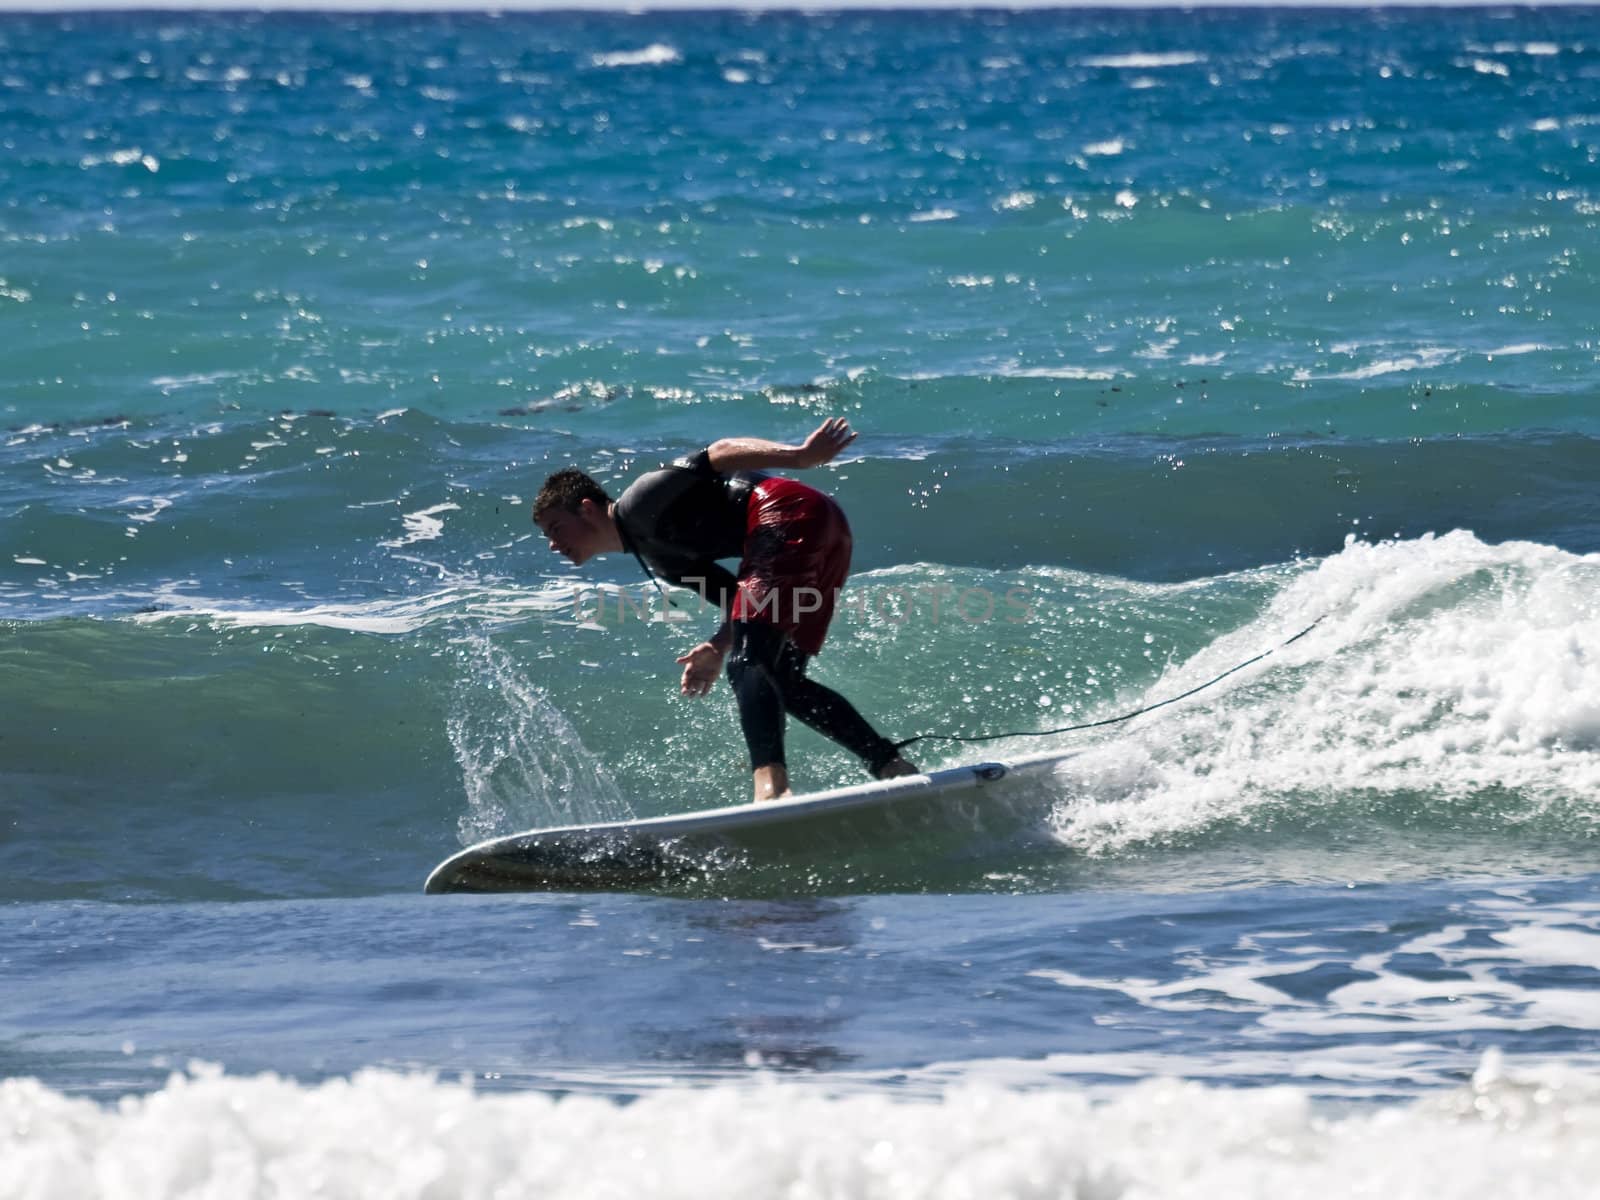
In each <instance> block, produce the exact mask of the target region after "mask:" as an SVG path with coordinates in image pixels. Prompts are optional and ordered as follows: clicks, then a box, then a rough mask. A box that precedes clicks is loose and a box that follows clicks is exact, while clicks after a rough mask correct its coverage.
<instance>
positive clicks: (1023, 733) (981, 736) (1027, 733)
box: [894, 617, 1323, 750]
mask: <svg viewBox="0 0 1600 1200" xmlns="http://www.w3.org/2000/svg"><path fill="white" fill-rule="evenodd" d="M1322 620H1323V618H1322V617H1318V618H1317V619H1316V620H1315V621H1313V622H1311V624H1309V625H1307V626H1306V627H1305V628H1304V629H1302V630H1301V631H1300V632H1299V633H1297V634H1295V635H1294V636H1293V637H1292V638H1290V639H1289V640H1288V641H1286V642H1282V643H1280V644H1278V645H1276V646H1274V647H1272V649H1270V650H1263V651H1262V652H1261V653H1260V654H1258V655H1256V656H1255V657H1254V658H1252V659H1248V660H1246V661H1245V662H1242V663H1240V664H1239V665H1238V666H1236V667H1229V668H1228V669H1227V670H1226V671H1224V672H1223V673H1222V674H1221V675H1218V676H1216V678H1214V679H1208V680H1206V681H1205V682H1204V683H1202V684H1201V685H1200V686H1199V687H1192V688H1190V689H1189V690H1188V691H1187V692H1183V693H1182V694H1180V695H1177V696H1169V697H1167V699H1165V700H1158V701H1156V702H1155V703H1154V704H1147V705H1145V706H1144V707H1143V708H1139V709H1135V710H1134V711H1133V712H1130V713H1123V714H1122V715H1121V716H1120V717H1107V718H1106V719H1105V720H1103V721H1088V722H1086V723H1084V724H1082V725H1063V726H1061V727H1060V728H1059V729H1023V730H1017V731H1015V732H1013V733H977V734H959V733H919V734H917V736H916V737H909V738H907V739H906V740H905V741H903V742H896V743H895V744H894V748H895V749H896V750H900V749H903V748H904V747H906V746H909V745H911V744H912V743H913V742H925V741H940V742H993V741H997V740H999V739H1000V738H1014V737H1047V736H1049V735H1051V734H1056V733H1078V732H1081V731H1082V730H1085V729H1102V728H1104V727H1105V726H1107V725H1120V724H1121V723H1122V722H1123V721H1131V720H1133V719H1134V718H1135V717H1142V716H1144V714H1145V713H1149V712H1155V710H1156V709H1158V708H1165V707H1166V706H1167V705H1169V704H1176V703H1177V702H1178V701H1180V700H1187V699H1188V698H1189V697H1190V696H1193V695H1194V694H1195V693H1196V692H1203V691H1205V690H1206V689H1207V688H1208V687H1211V686H1212V685H1213V684H1217V683H1221V682H1222V681H1223V680H1224V679H1226V678H1227V677H1228V676H1229V675H1236V674H1238V673H1239V672H1240V671H1242V670H1244V669H1245V668H1246V667H1251V666H1254V665H1255V664H1256V663H1258V662H1260V661H1261V660H1262V659H1263V658H1267V657H1268V656H1270V655H1273V654H1276V653H1277V652H1278V651H1279V650H1282V649H1283V648H1284V647H1286V646H1292V645H1294V643H1296V642H1298V641H1299V640H1300V639H1301V638H1303V637H1305V635H1306V634H1308V633H1310V632H1311V631H1312V630H1313V629H1315V628H1316V627H1317V626H1318V625H1320V624H1322Z"/></svg>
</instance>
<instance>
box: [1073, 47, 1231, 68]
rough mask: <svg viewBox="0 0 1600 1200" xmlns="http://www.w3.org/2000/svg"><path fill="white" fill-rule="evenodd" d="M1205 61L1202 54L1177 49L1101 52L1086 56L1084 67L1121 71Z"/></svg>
mask: <svg viewBox="0 0 1600 1200" xmlns="http://www.w3.org/2000/svg"><path fill="white" fill-rule="evenodd" d="M1205 61H1206V56H1205V55H1204V54H1193V53H1191V52H1189V51H1187V50H1178V51H1173V52H1171V53H1166V54H1102V55H1098V56H1096V57H1094V58H1086V59H1084V60H1083V65H1084V66H1086V67H1111V68H1114V69H1116V70H1123V71H1153V70H1155V69H1157V68H1158V67H1187V66H1192V65H1194V64H1195V63H1203V62H1205Z"/></svg>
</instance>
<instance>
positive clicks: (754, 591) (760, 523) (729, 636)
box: [533, 417, 917, 800]
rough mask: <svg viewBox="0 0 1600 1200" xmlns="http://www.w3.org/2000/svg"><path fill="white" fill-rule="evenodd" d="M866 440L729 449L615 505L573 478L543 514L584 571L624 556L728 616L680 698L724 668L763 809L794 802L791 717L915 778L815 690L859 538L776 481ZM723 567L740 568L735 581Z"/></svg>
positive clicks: (690, 661)
mask: <svg viewBox="0 0 1600 1200" xmlns="http://www.w3.org/2000/svg"><path fill="white" fill-rule="evenodd" d="M855 437H856V435H855V433H854V432H853V431H852V430H851V428H850V425H849V422H847V421H846V420H845V419H844V418H842V417H833V418H830V419H829V420H826V421H824V422H823V423H822V424H821V425H819V426H817V428H816V429H814V430H812V431H811V433H810V435H809V436H808V437H807V438H806V439H805V441H804V442H802V443H801V444H800V445H798V446H789V445H784V444H782V443H780V442H769V441H764V440H762V439H760V438H724V439H723V440H721V441H717V442H713V443H712V444H711V445H710V446H708V447H706V448H705V449H704V450H701V451H700V452H699V453H698V454H694V455H691V456H689V457H687V458H682V459H679V460H677V461H676V462H674V463H672V464H671V465H670V466H667V467H663V468H662V469H661V470H659V471H651V472H650V473H649V474H647V475H644V476H641V477H640V478H639V479H637V480H635V481H634V482H633V483H632V484H631V485H630V486H629V487H628V488H627V489H626V490H625V491H624V492H623V493H622V495H621V496H619V497H618V498H617V499H616V500H615V501H613V500H612V499H611V498H610V497H609V496H608V495H607V494H606V492H605V489H604V488H602V487H601V486H600V485H599V484H598V483H596V482H595V481H594V480H593V479H591V478H590V477H589V476H588V475H585V474H584V473H583V472H582V471H579V470H577V469H576V468H573V467H568V468H566V469H565V470H561V471H557V472H556V473H555V474H553V475H551V476H550V477H549V478H548V479H546V480H545V482H544V486H543V487H542V488H540V490H539V495H538V497H537V498H536V499H535V500H534V502H533V520H534V523H535V524H536V525H538V526H539V528H540V530H541V531H543V533H544V535H545V537H546V538H548V539H549V542H550V548H551V549H552V550H554V551H556V552H557V553H559V554H561V555H564V556H565V557H566V558H568V559H570V560H571V561H572V562H573V563H584V562H587V561H588V560H589V559H591V558H593V557H595V556H596V555H599V554H605V553H607V552H614V551H618V550H625V551H627V552H628V553H630V554H632V555H633V556H634V557H635V558H636V559H637V560H638V561H639V565H640V566H641V567H643V568H644V570H645V573H646V574H648V575H650V576H651V577H652V578H658V579H661V580H665V581H666V582H667V583H669V584H673V585H675V586H678V587H687V588H693V589H694V590H695V591H697V592H699V594H700V595H701V596H702V597H703V598H704V599H705V600H707V601H709V602H710V603H713V604H715V605H716V606H717V608H718V609H719V610H720V611H721V612H722V614H723V616H724V620H723V622H722V626H721V628H719V629H718V630H717V632H716V633H715V634H713V635H712V637H711V638H710V639H709V640H708V641H704V642H701V643H700V644H699V645H697V646H695V647H693V648H692V649H690V650H689V651H688V652H687V653H685V654H683V655H682V656H681V657H680V658H678V660H677V661H678V662H679V663H681V664H682V665H683V679H682V682H681V685H680V690H681V691H682V692H683V694H684V695H685V696H704V695H706V694H707V693H709V692H710V691H711V688H712V686H713V685H714V684H715V683H716V680H717V675H718V674H719V673H720V672H721V671H722V669H723V664H724V662H726V665H727V675H728V683H729V684H730V685H731V686H732V688H733V694H734V697H735V698H736V700H737V701H738V706H739V725H740V728H741V729H742V730H743V732H744V737H745V743H746V744H747V745H748V746H749V748H750V766H751V769H752V770H753V772H754V782H755V798H756V799H757V800H773V799H777V798H778V797H780V796H787V795H788V794H789V772H788V766H787V764H786V762H785V759H784V748H783V725H784V716H785V714H786V713H793V714H794V716H795V717H797V718H798V719H799V720H801V721H802V722H804V723H805V724H807V725H809V726H810V727H811V728H812V729H815V730H816V731H817V732H818V733H820V734H822V735H823V736H824V737H828V738H831V739H833V740H834V741H835V742H838V743H839V744H840V745H841V746H843V747H845V749H847V750H849V751H851V752H852V753H854V754H855V755H857V756H858V757H859V758H860V759H861V760H862V761H863V762H864V763H865V764H866V766H867V770H868V771H870V772H871V773H872V775H873V776H874V777H875V778H877V779H891V778H895V777H897V776H901V775H914V774H916V772H917V768H916V767H915V766H913V765H912V764H911V763H909V762H907V761H906V759H905V758H904V757H902V756H901V754H900V752H899V751H898V750H897V749H896V747H895V744H894V743H893V742H891V741H889V740H888V739H887V738H885V737H884V736H883V735H882V734H880V733H878V731H877V730H875V729H874V728H873V727H872V726H871V725H870V724H868V723H867V721H866V719H865V718H864V717H862V715H861V714H860V713H859V712H857V711H856V709H855V707H854V706H853V705H852V704H851V703H850V702H849V701H848V700H846V699H845V698H844V697H843V696H841V695H839V693H838V692H835V691H833V690H832V689H831V688H826V687H823V686H822V685H821V684H820V683H817V682H816V681H814V680H812V679H808V678H807V677H806V668H807V665H808V663H809V662H810V660H811V659H812V657H814V656H815V655H816V653H817V652H818V651H819V650H821V649H822V643H823V639H824V638H826V636H827V633H828V623H829V621H830V620H831V619H832V617H833V609H834V603H835V601H836V600H837V598H838V595H839V590H840V589H841V588H842V587H843V586H844V581H845V576H846V575H847V574H849V571H850V549H851V539H850V526H849V523H848V522H847V521H846V520H845V515H844V510H843V509H841V508H840V507H839V505H838V504H837V503H836V502H835V501H834V500H833V498H832V497H830V496H827V495H825V494H823V493H822V492H819V491H818V490H817V489H815V488H812V487H807V486H806V485H805V484H803V483H801V482H799V481H798V480H795V479H786V478H782V477H779V476H773V475H768V474H766V473H765V470H766V469H767V468H805V467H817V466H821V465H822V464H823V463H827V462H832V461H833V460H834V459H835V458H836V457H838V455H839V453H840V452H841V451H842V450H843V449H844V448H845V447H846V446H848V445H849V444H850V443H851V442H853V441H854V440H855ZM723 558H737V559H739V568H738V573H737V574H735V573H733V572H731V571H729V570H728V569H727V568H726V567H724V566H721V565H720V564H719V563H718V562H717V560H718V559H723Z"/></svg>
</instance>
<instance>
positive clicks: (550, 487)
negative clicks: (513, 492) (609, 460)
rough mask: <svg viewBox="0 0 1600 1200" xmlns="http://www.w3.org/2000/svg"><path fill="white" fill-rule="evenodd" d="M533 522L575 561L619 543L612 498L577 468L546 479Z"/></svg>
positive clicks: (556, 548)
mask: <svg viewBox="0 0 1600 1200" xmlns="http://www.w3.org/2000/svg"><path fill="white" fill-rule="evenodd" d="M533 523H534V524H535V525H537V526H538V527H539V528H540V530H541V531H542V532H543V533H544V536H545V537H546V538H548V539H549V541H550V549H552V550H554V551H555V552H556V553H558V554H562V555H565V556H566V557H567V558H569V559H571V560H572V562H573V563H585V562H588V561H589V559H591V558H593V557H594V556H595V555H596V554H599V553H601V552H602V551H604V550H609V549H611V548H612V546H613V545H614V544H615V542H616V526H615V525H614V524H613V523H612V520H611V497H610V496H607V495H606V492H605V489H604V488H603V487H601V486H600V485H599V484H598V483H596V482H595V481H594V480H593V479H590V478H589V476H587V475H585V474H584V473H583V472H582V471H580V470H578V469H577V468H576V467H567V468H565V469H564V470H560V471H557V472H556V473H555V474H554V475H552V476H550V478H548V479H546V480H545V481H544V486H543V487H542V488H540V489H539V494H538V496H536V497H535V498H534V501H533Z"/></svg>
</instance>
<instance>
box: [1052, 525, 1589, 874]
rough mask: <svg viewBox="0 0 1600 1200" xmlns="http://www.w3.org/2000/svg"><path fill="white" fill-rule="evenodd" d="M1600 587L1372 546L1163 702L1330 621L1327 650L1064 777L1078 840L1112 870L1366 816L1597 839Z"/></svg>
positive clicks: (1567, 560)
mask: <svg viewBox="0 0 1600 1200" xmlns="http://www.w3.org/2000/svg"><path fill="white" fill-rule="evenodd" d="M1597 588H1600V556H1596V555H1575V554H1570V553H1568V552H1566V551H1563V550H1558V549H1555V548H1553V547H1549V546H1539V545H1533V544H1530V543H1520V542H1508V543H1504V544H1501V545H1490V544H1487V543H1485V542H1482V541H1480V540H1479V539H1478V538H1476V537H1474V536H1473V535H1472V534H1471V533H1468V532H1466V531H1464V530H1458V531H1455V532H1452V533H1450V534H1447V535H1445V536H1443V537H1438V538H1435V537H1432V536H1428V537H1423V538H1419V539H1415V540H1409V541H1403V542H1384V543H1377V544H1372V543H1361V542H1354V541H1352V542H1351V543H1350V544H1348V545H1347V546H1346V547H1345V549H1344V551H1343V552H1341V553H1340V554H1337V555H1334V556H1332V557H1330V558H1328V559H1326V560H1323V561H1322V562H1320V563H1319V564H1317V565H1316V566H1315V567H1314V568H1312V569H1309V570H1307V571H1305V572H1303V573H1301V574H1299V575H1298V576H1297V577H1295V578H1294V579H1293V580H1292V581H1291V582H1290V583H1289V584H1288V585H1287V586H1286V587H1285V588H1284V589H1283V591H1282V592H1281V593H1280V594H1279V595H1278V596H1277V597H1275V598H1274V600H1273V601H1272V603H1271V604H1269V605H1268V606H1267V608H1266V610H1265V611H1263V612H1262V613H1261V614H1260V616H1259V617H1257V618H1256V619H1255V620H1252V621H1250V622H1249V623H1248V624H1247V625H1245V626H1244V627H1243V628H1241V629H1239V630H1236V631H1234V632H1232V633H1229V634H1227V635H1225V636H1223V637H1220V638H1218V639H1217V640H1216V641H1215V642H1213V643H1212V644H1211V645H1210V646H1208V647H1207V648H1206V649H1205V650H1203V651H1202V652H1200V653H1199V654H1197V655H1195V656H1194V657H1193V658H1191V659H1190V660H1189V661H1188V662H1186V663H1185V664H1184V665H1183V666H1182V667H1181V668H1180V669H1179V670H1177V671H1176V672H1173V673H1170V674H1168V675H1167V676H1165V677H1164V678H1163V679H1162V680H1160V681H1159V682H1158V683H1156V684H1155V685H1153V686H1152V687H1151V688H1150V689H1149V691H1148V695H1149V697H1150V698H1151V699H1158V698H1160V697H1161V696H1164V695H1169V694H1175V693H1179V692H1182V691H1183V690H1185V689H1186V688H1188V687H1193V686H1195V685H1196V684H1198V683H1200V682H1203V681H1204V680H1205V679H1206V678H1208V677H1209V676H1211V675H1214V674H1216V673H1217V672H1218V671H1221V670H1224V669H1226V667H1227V666H1229V665H1231V664H1232V663H1233V662H1235V661H1238V660H1241V659H1243V658H1245V657H1246V656H1248V655H1250V654H1252V653H1257V652H1259V649H1260V648H1261V647H1263V646H1269V645H1271V644H1273V643H1274V642H1275V641H1278V640H1281V638H1282V636H1283V634H1284V631H1286V630H1291V631H1292V629H1293V627H1294V626H1295V625H1297V624H1299V625H1303V624H1304V623H1306V622H1308V621H1311V620H1314V619H1316V618H1317V617H1319V616H1320V617H1323V618H1324V619H1323V620H1322V622H1321V623H1320V624H1319V625H1318V627H1317V629H1316V630H1315V631H1314V632H1313V633H1312V634H1310V635H1309V636H1307V637H1306V638H1304V639H1302V640H1300V641H1298V642H1296V643H1295V644H1294V645H1292V646H1289V647H1285V648H1284V649H1283V650H1282V652H1281V653H1279V654H1275V655H1273V656H1272V657H1271V658H1268V659H1266V660H1264V661H1263V662H1262V663H1260V664H1259V665H1258V666H1255V667H1252V668H1251V669H1250V670H1248V671H1246V672H1242V673H1240V674H1239V675H1237V676H1235V677H1233V678H1230V679H1229V680H1227V681H1226V682H1225V683H1223V684H1221V685H1219V686H1218V687H1217V688H1215V689H1212V690H1208V691H1207V692H1205V693H1202V694H1201V695H1199V696H1197V697H1195V698H1194V699H1193V700H1190V701H1188V702H1186V703H1185V704H1184V705H1183V706H1181V707H1179V708H1176V709H1172V710H1167V711H1164V712H1160V713H1156V714H1152V715H1151V716H1150V717H1148V718H1143V719H1141V720H1140V721H1139V722H1137V723H1135V724H1134V725H1132V726H1130V727H1127V728H1126V730H1125V732H1124V733H1123V734H1122V735H1121V736H1119V737H1117V738H1115V739H1113V740H1110V741H1107V742H1106V743H1104V744H1102V745H1100V746H1098V747H1096V748H1095V749H1093V750H1091V751H1090V752H1088V753H1086V754H1084V755H1081V756H1080V757H1078V758H1075V759H1072V760H1069V761H1068V762H1066V763H1064V764H1063V766H1062V769H1061V771H1060V773H1059V778H1060V780H1061V782H1062V784H1063V786H1064V788H1065V790H1066V792H1067V797H1068V798H1067V799H1066V800H1064V802H1063V803H1062V805H1061V806H1060V808H1059V810H1058V813H1057V828H1058V833H1059V836H1060V837H1061V838H1062V839H1063V840H1064V841H1066V842H1067V843H1068V844H1069V845H1071V846H1073V847H1074V848H1076V849H1079V850H1083V851H1088V852H1091V853H1104V852H1109V851H1113V850H1116V849H1119V848H1126V847H1128V846H1130V845H1133V844H1136V843H1139V842H1144V841H1157V842H1161V841H1170V840H1172V839H1174V838H1182V837H1188V836H1191V835H1193V834H1196V833H1198V832H1200V831H1202V830H1204V829H1206V828H1210V827H1215V826H1219V825H1229V824H1256V825H1263V824H1270V823H1272V822H1274V821H1282V820H1284V819H1289V820H1291V821H1294V820H1304V819H1306V817H1307V814H1308V813H1309V812H1311V811H1312V810H1315V809H1322V808H1327V807H1329V806H1332V807H1334V808H1338V809H1340V810H1342V811H1347V810H1349V809H1350V807H1351V806H1352V804H1354V805H1357V806H1361V805H1369V804H1377V805H1379V806H1389V807H1392V808H1400V809H1405V810H1408V811H1409V812H1411V813H1412V814H1413V815H1414V816H1415V817H1416V818H1417V819H1420V820H1424V821H1433V822H1442V823H1445V824H1450V825H1458V824H1461V823H1463V822H1464V823H1467V824H1473V823H1476V822H1478V821H1479V820H1480V819H1482V818H1483V817H1485V815H1486V814H1487V811H1488V809H1490V808H1492V809H1493V810H1494V813H1495V814H1496V815H1495V816H1494V818H1493V820H1494V821H1495V822H1496V823H1499V822H1502V821H1504V820H1512V821H1513V822H1521V821H1527V820H1530V819H1534V818H1537V817H1539V816H1541V815H1543V814H1548V815H1550V816H1551V817H1552V818H1553V819H1554V820H1555V821H1556V823H1557V824H1558V825H1559V827H1560V828H1562V829H1564V830H1566V831H1567V832H1568V833H1571V834H1573V835H1578V836H1592V835H1593V832H1594V830H1595V826H1596V822H1597V819H1600V808H1597V807H1596V806H1595V804H1594V802H1593V796H1594V795H1595V792H1596V789H1597V787H1600V710H1597V709H1596V706H1595V700H1594V697H1595V696H1596V695H1597V694H1600V620H1597V619H1596V605H1595V600H1594V596H1595V595H1596V589H1597ZM1508 804H1509V805H1511V811H1507V805H1508Z"/></svg>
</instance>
